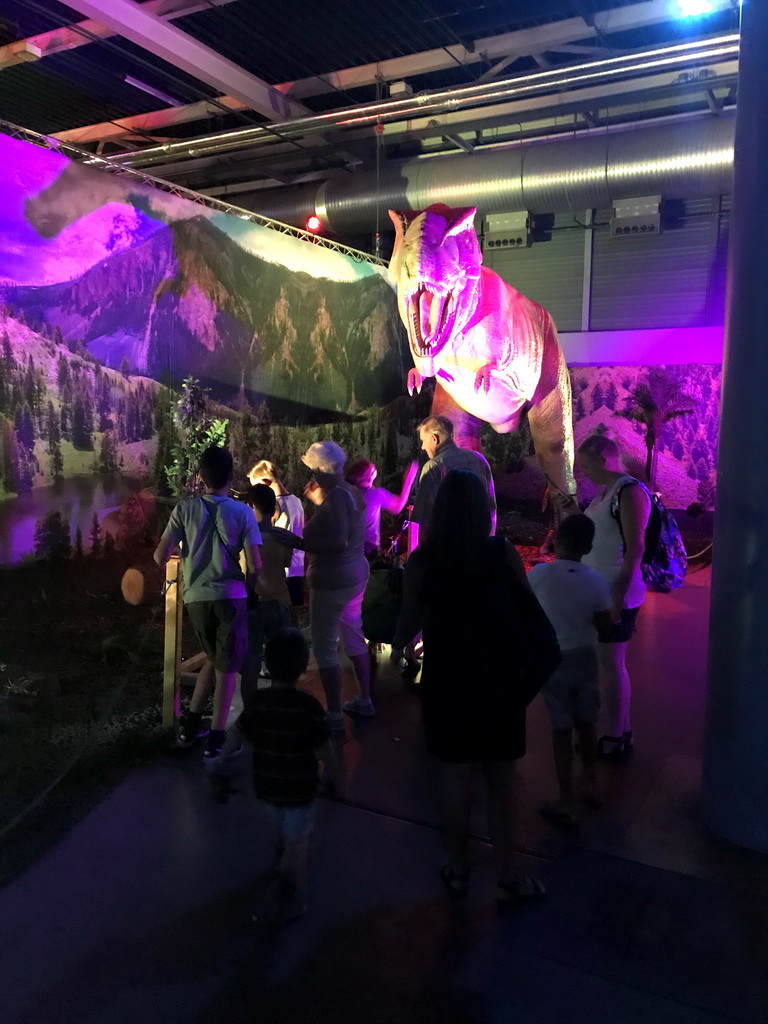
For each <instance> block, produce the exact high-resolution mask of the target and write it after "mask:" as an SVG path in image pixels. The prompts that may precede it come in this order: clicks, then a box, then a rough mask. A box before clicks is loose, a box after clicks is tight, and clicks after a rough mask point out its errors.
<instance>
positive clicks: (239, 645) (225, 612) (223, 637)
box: [187, 597, 248, 672]
mask: <svg viewBox="0 0 768 1024" xmlns="http://www.w3.org/2000/svg"><path fill="white" fill-rule="evenodd" d="M187 612H188V613H189V621H190V622H191V623H192V628H193V629H194V631H195V633H196V634H197V639H198V640H199V641H200V644H201V646H202V648H203V650H204V651H205V653H206V654H207V655H208V657H209V658H210V659H211V661H212V662H213V667H214V668H215V669H218V670H219V672H239V671H240V668H241V666H242V664H243V658H244V657H245V652H246V651H247V649H248V602H247V600H246V598H244V597H242V598H231V597H225V598H222V599H221V600H220V601H191V602H190V603H189V604H188V605H187Z"/></svg>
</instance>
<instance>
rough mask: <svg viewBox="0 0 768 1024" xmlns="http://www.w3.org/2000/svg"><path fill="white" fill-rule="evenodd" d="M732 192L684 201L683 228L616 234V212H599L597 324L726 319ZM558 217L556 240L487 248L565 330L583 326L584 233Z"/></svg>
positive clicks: (593, 317) (489, 260) (504, 273)
mask: <svg viewBox="0 0 768 1024" xmlns="http://www.w3.org/2000/svg"><path fill="white" fill-rule="evenodd" d="M729 208H730V207H729V200H728V197H724V198H723V200H722V202H721V200H720V199H719V198H712V199H699V200H693V201H689V202H687V203H686V204H685V216H684V217H683V219H682V220H681V221H680V223H679V226H677V227H674V228H668V229H665V230H664V231H662V233H661V234H658V235H632V236H630V237H623V236H622V237H616V236H614V235H612V234H611V231H610V228H609V226H608V221H609V220H610V216H611V211H610V210H600V211H598V212H597V214H596V217H595V222H596V224H598V225H599V226H598V227H596V228H595V231H594V240H593V258H592V280H591V314H590V329H591V330H594V331H604V330H633V329H635V330H640V329H643V328H654V327H701V326H709V325H713V324H714V325H717V324H721V323H722V322H723V315H724V304H725V263H726V256H727V245H728V211H729ZM573 225H574V218H573V215H571V214H566V213H563V214H558V215H557V216H556V218H555V229H556V230H555V231H554V232H553V234H552V241H551V242H541V243H537V244H535V245H534V246H532V247H531V248H530V249H500V250H499V249H494V250H488V249H486V251H485V255H484V258H485V263H486V265H487V266H489V267H491V268H492V269H493V270H495V271H496V273H498V274H499V275H500V276H501V277H502V278H504V280H505V281H509V282H510V284H512V285H514V287H515V288H517V289H518V290H519V291H521V292H522V293H523V294H524V295H527V296H529V298H532V299H535V301H536V302H540V303H541V304H542V305H543V306H545V307H546V308H547V309H548V310H549V311H550V312H551V313H552V315H553V317H554V318H555V323H556V324H557V326H558V329H559V330H560V331H578V330H581V325H582V292H583V268H584V231H583V230H582V229H581V228H579V227H576V228H575V229H574V228H573Z"/></svg>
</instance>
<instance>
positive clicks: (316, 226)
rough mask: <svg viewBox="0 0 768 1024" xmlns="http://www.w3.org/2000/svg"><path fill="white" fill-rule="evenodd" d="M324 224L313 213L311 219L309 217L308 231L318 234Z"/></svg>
mask: <svg viewBox="0 0 768 1024" xmlns="http://www.w3.org/2000/svg"><path fill="white" fill-rule="evenodd" d="M322 226H323V225H322V222H321V220H320V218H319V217H316V216H315V214H314V213H313V214H312V216H311V217H307V231H312V232H316V231H319V230H320V228H321V227H322Z"/></svg>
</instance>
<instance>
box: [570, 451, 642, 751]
mask: <svg viewBox="0 0 768 1024" xmlns="http://www.w3.org/2000/svg"><path fill="white" fill-rule="evenodd" d="M578 461H579V466H580V467H581V471H582V473H583V474H584V476H585V477H586V478H587V479H588V480H591V481H592V483H594V484H597V485H598V488H599V489H598V492H597V494H596V495H595V497H594V498H593V499H592V501H591V503H590V504H589V506H588V507H587V509H586V514H587V515H588V516H589V518H590V519H591V520H592V521H593V522H594V524H595V539H594V542H593V545H592V551H591V552H590V553H589V554H588V555H585V556H584V558H583V559H582V561H583V563H584V565H588V566H589V567H590V568H592V569H596V570H597V571H598V572H599V573H601V575H603V576H604V577H605V579H606V581H607V582H608V586H609V588H610V591H611V597H612V601H613V603H612V608H611V618H612V620H613V624H612V625H611V627H610V629H602V630H598V663H599V667H600V688H601V690H602V694H603V699H604V702H605V713H606V719H607V727H608V732H607V734H606V735H605V736H602V737H601V738H600V740H599V742H598V754H599V756H600V757H602V758H606V759H617V758H621V757H623V756H625V755H626V754H628V753H629V752H630V751H631V749H632V746H633V743H634V739H633V736H632V723H631V721H630V703H631V699H632V686H631V683H630V679H629V673H628V672H627V665H626V656H627V644H628V643H629V641H630V639H631V638H632V636H633V634H634V632H635V624H636V621H637V615H638V612H639V611H640V605H641V604H642V603H643V601H644V599H645V593H646V589H647V588H646V585H645V581H644V580H643V574H642V562H643V555H644V553H645V541H646V537H645V534H646V529H647V526H648V519H649V516H650V513H651V500H650V498H649V497H648V492H647V490H646V488H645V487H644V486H643V485H642V484H641V483H640V481H639V480H636V479H635V478H634V477H633V476H629V474H627V473H625V472H624V469H623V467H622V464H621V452H620V451H619V447H618V445H617V444H616V442H615V441H613V440H611V438H609V437H606V436H605V435H604V434H592V435H591V436H590V437H588V438H587V439H586V441H584V442H583V443H582V444H581V445H580V446H579V450H578Z"/></svg>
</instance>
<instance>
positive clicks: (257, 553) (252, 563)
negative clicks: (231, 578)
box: [243, 544, 262, 590]
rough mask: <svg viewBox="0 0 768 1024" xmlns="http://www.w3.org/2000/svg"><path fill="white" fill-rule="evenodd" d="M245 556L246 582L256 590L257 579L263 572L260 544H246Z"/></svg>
mask: <svg viewBox="0 0 768 1024" xmlns="http://www.w3.org/2000/svg"><path fill="white" fill-rule="evenodd" d="M243 554H244V555H245V568H246V573H245V582H246V586H248V587H249V588H250V589H251V590H254V589H255V588H256V579H257V577H258V575H259V573H260V572H261V567H262V561H261V547H260V546H259V545H258V544H246V545H245V547H244V548H243Z"/></svg>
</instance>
